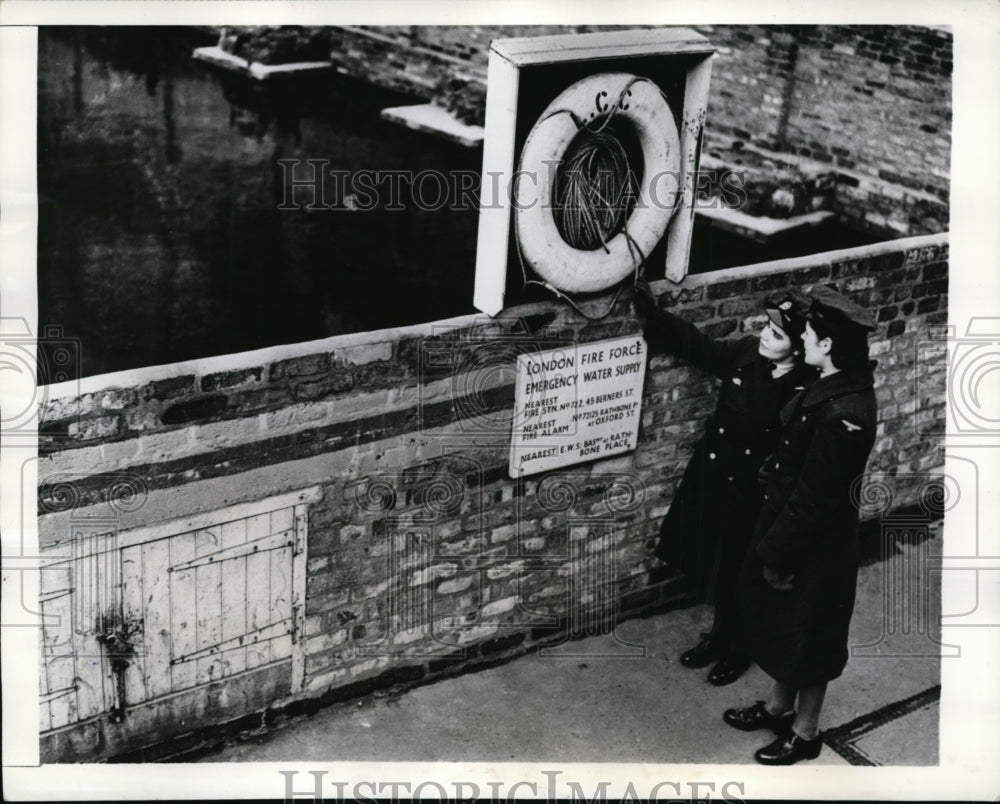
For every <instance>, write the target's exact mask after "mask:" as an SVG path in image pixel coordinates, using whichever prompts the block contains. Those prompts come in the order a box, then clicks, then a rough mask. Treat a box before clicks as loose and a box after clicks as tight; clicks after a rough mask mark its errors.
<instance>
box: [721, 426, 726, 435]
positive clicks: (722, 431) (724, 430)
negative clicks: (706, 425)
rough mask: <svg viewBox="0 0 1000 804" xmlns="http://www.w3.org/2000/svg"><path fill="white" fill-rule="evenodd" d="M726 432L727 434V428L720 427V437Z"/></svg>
mask: <svg viewBox="0 0 1000 804" xmlns="http://www.w3.org/2000/svg"><path fill="white" fill-rule="evenodd" d="M724 432H726V428H725V427H720V428H719V435H722V434H723V433H724Z"/></svg>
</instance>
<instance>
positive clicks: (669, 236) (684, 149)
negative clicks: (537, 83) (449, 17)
mask: <svg viewBox="0 0 1000 804" xmlns="http://www.w3.org/2000/svg"><path fill="white" fill-rule="evenodd" d="M714 53H715V48H713V47H712V45H711V44H710V43H709V41H708V40H707V39H706V38H705V37H704V36H702V35H701V34H698V33H696V32H694V31H692V30H690V29H688V28H650V29H642V30H628V31H608V32H598V33H588V34H559V35H555V36H538V37H523V38H515V39H497V40H494V42H493V43H492V44H491V46H490V58H489V69H488V72H487V94H486V140H485V142H484V144H483V171H482V190H481V194H480V195H481V199H482V200H481V202H480V208H479V232H478V238H477V243H476V282H475V292H474V296H473V304H474V305H475V306H476V308H477V309H479V310H481V311H482V312H484V313H486V314H487V315H491V316H495V315H497V313H499V312H500V311H501V310H502V309H503V307H504V293H505V288H506V283H507V263H508V255H509V248H510V247H511V243H510V229H511V221H510V218H511V207H510V190H511V187H510V182H511V179H512V177H513V174H514V166H515V159H516V157H517V154H516V153H515V149H516V142H515V132H516V128H517V111H518V99H519V90H520V80H521V68H523V67H528V66H531V67H535V66H544V65H565V64H569V63H573V62H580V63H581V64H584V63H588V62H593V61H598V60H609V59H614V60H616V61H621V60H627V59H629V58H635V57H650V56H654V57H662V58H663V59H675V60H676V59H677V57H692V56H694V57H695V59H694V60H693V63H691V64H690V65H688V67H687V69H686V73H685V88H684V106H683V109H682V110H681V113H680V118H681V125H680V126H678V128H679V133H680V142H681V170H682V176H681V197H680V201H679V203H678V206H677V209H676V211H675V212H674V215H673V217H672V218H671V220H670V224H669V225H668V227H667V232H666V234H665V235H664V237H665V238H666V240H667V258H666V276H667V278H668V279H671V280H673V281H675V282H679V281H680V280H681V279H683V278H684V277H685V276H686V275H687V268H688V256H689V253H690V247H691V233H692V229H693V226H694V199H695V190H696V187H695V180H696V175H697V170H698V160H699V157H700V153H701V138H702V131H703V128H704V123H705V116H706V111H707V107H708V86H709V81H710V78H711V70H712V56H713V55H714ZM699 56H700V57H701V58H698V57H699ZM689 60H690V59H689ZM681 66H682V65H680V64H678V68H680V67H681ZM494 180H496V181H494ZM488 183H489V186H487V185H488ZM483 200H485V201H486V203H483Z"/></svg>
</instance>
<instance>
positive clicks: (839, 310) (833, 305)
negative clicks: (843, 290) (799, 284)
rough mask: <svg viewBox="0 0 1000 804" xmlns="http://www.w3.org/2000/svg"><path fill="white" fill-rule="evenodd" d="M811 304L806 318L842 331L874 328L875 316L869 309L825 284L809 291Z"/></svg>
mask: <svg viewBox="0 0 1000 804" xmlns="http://www.w3.org/2000/svg"><path fill="white" fill-rule="evenodd" d="M809 295H810V296H811V297H812V305H811V306H810V307H809V314H808V316H807V318H808V319H809V320H810V321H822V322H823V323H824V324H826V325H828V326H831V327H833V328H834V329H837V330H841V331H843V332H852V331H853V332H857V333H864V332H871V331H872V330H873V329H875V316H874V315H872V313H871V311H870V310H867V309H865V308H864V307H862V306H861V305H860V304H857V303H856V302H853V301H851V300H850V299H849V298H847V296H843V295H841V294H840V293H837V291H835V290H832V289H831V288H828V287H827V286H826V285H816V286H815V287H814V288H813V289H812V290H810V291H809Z"/></svg>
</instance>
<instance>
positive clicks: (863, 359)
mask: <svg viewBox="0 0 1000 804" xmlns="http://www.w3.org/2000/svg"><path fill="white" fill-rule="evenodd" d="M809 326H811V327H812V330H813V332H815V333H816V339H817V340H823V338H829V339H830V342H831V344H832V345H831V346H830V360H831V361H833V365H834V366H835V367H836V368H838V369H840V370H841V371H867V370H868V368H869V363H868V333H867V332H865V331H864V330H862V329H858V328H856V327H841V326H837V325H836V324H833V323H831V322H830V321H829V320H828V319H819V320H817V319H815V318H813V319H810V320H809Z"/></svg>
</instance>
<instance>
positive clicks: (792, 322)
mask: <svg viewBox="0 0 1000 804" xmlns="http://www.w3.org/2000/svg"><path fill="white" fill-rule="evenodd" d="M811 302H812V300H811V299H810V298H809V297H808V296H807V295H806V294H805V293H803V292H802V291H801V290H799V289H798V288H790V289H789V290H788V292H787V293H785V294H783V295H780V296H774V297H772V298H770V299H768V300H767V301H766V302H765V303H764V312H765V313H767V317H768V318H770V319H771V321H773V322H774V323H775V324H776V325H777V326H779V327H781V328H782V329H783V330H784V331H785V333H786V334H787V335H788V336H789V337H790V338H793V339H794V338H800V337H802V331H803V330H804V329H805V328H806V314H807V313H808V312H809V306H810V304H811Z"/></svg>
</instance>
